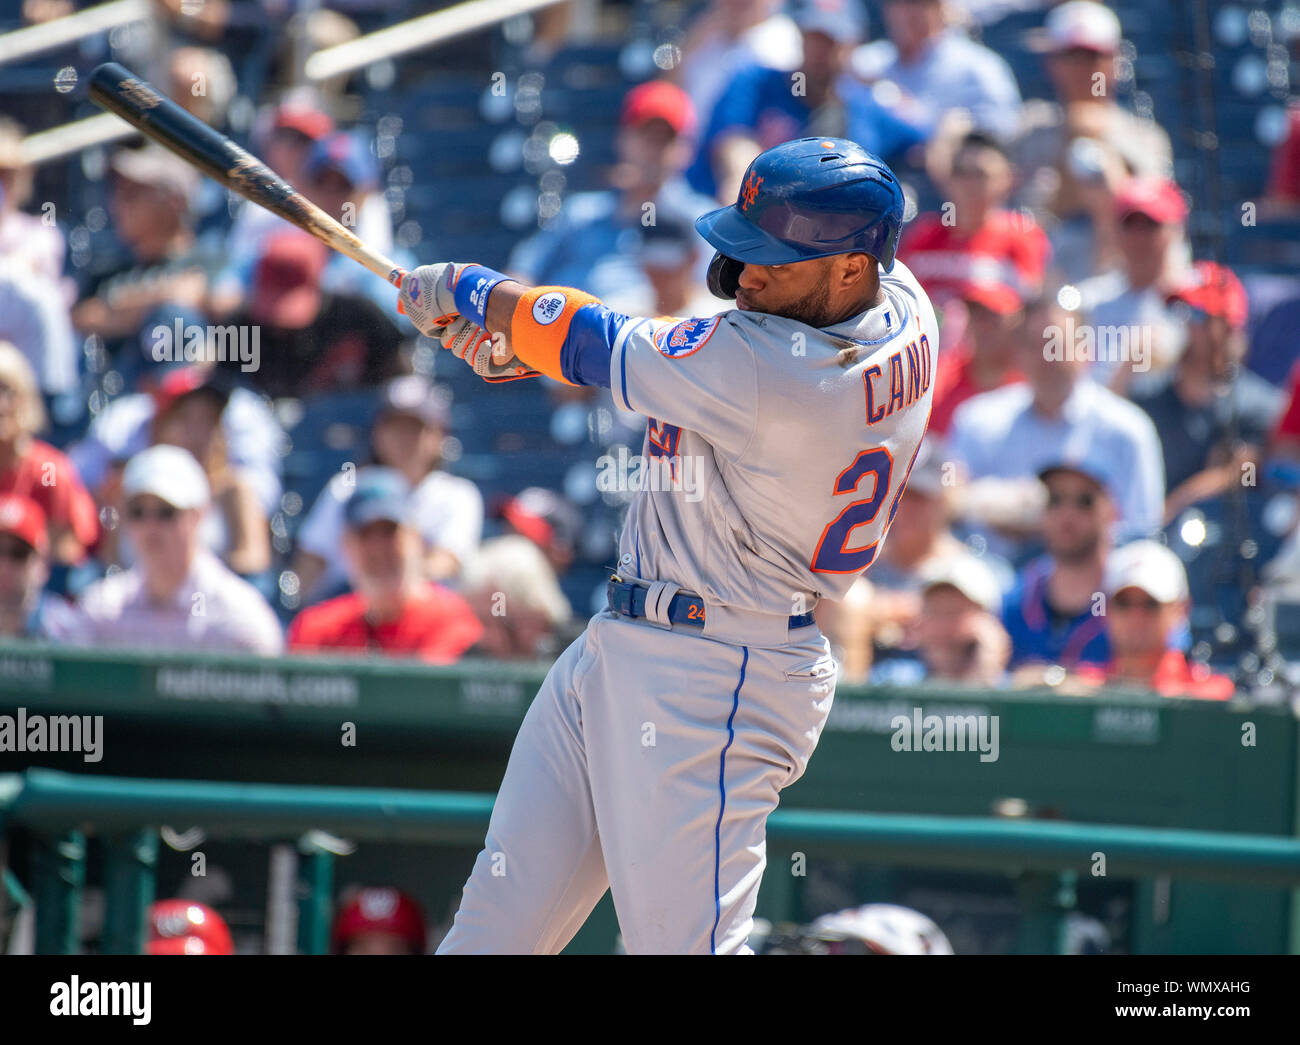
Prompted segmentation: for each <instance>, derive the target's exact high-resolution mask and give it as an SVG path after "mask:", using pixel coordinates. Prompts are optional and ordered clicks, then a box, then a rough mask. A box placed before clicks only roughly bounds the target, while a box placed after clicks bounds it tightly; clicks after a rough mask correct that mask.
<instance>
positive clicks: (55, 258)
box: [0, 116, 66, 286]
mask: <svg viewBox="0 0 1300 1045" xmlns="http://www.w3.org/2000/svg"><path fill="white" fill-rule="evenodd" d="M23 133H24V132H23V128H22V126H21V125H20V124H18V123H16V122H14V121H13V120H11V119H9V118H8V117H6V116H0V258H4V259H6V260H7V261H13V262H17V266H18V270H19V271H21V272H26V273H29V274H31V275H35V276H39V277H40V278H41V279H42V280H43V281H45V282H46V283H49V284H51V285H53V286H60V284H61V281H62V279H63V258H64V254H65V252H66V248H65V246H64V243H63V233H62V232H60V231H59V227H58V226H57V225H56V224H54V222H53V221H45V220H42V219H41V218H38V217H36V216H35V215H33V214H27V213H24V212H23V211H22V210H20V209H19V208H21V207H25V206H26V205H27V202H28V200H29V199H30V198H31V194H32V171H31V167H30V166H28V164H27V162H26V161H25V160H24V159H23Z"/></svg>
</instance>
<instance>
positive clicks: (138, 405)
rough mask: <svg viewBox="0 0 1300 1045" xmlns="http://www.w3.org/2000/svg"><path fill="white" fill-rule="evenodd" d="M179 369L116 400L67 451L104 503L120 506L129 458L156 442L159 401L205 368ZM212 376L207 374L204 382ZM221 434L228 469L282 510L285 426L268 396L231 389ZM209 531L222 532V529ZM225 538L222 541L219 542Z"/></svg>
mask: <svg viewBox="0 0 1300 1045" xmlns="http://www.w3.org/2000/svg"><path fill="white" fill-rule="evenodd" d="M180 369H181V370H182V371H184V372H185V373H186V374H187V375H188V376H182V377H172V376H171V374H172V371H169V370H167V369H161V370H159V371H158V376H157V378H156V379H154V380H151V381H147V382H144V383H143V386H144V390H142V391H140V392H137V393H135V394H133V395H126V396H121V397H120V398H118V399H114V400H113V401H111V402H110V403H109V404H108V405H107V406H106V407H104V409H103V410H101V411H100V412H99V413H98V414H97V415H96V416H95V419H94V420H93V421H92V422H91V424H90V428H89V429H88V430H87V432H86V435H85V437H84V438H83V439H81V441H79V442H77V443H74V444H73V445H72V446H71V447H70V448H69V450H68V456H69V457H70V458H71V460H72V463H73V464H74V465H75V466H76V468H77V471H78V472H79V473H80V474H81V476H82V478H83V479H84V480H85V482H86V485H87V486H88V487H90V489H91V490H93V491H94V492H95V497H96V500H97V501H98V502H99V503H100V504H101V505H118V503H119V498H120V490H119V486H120V482H121V468H122V466H123V465H125V463H126V461H127V459H128V458H130V457H133V456H134V455H135V454H137V453H139V452H140V451H141V450H144V449H145V448H146V447H148V446H150V445H152V443H153V441H154V421H155V418H156V417H157V415H158V413H159V405H160V402H167V401H170V400H171V398H172V397H173V396H174V395H175V391H176V390H178V389H183V388H184V386H185V384H186V382H187V381H189V380H192V378H193V376H194V375H196V374H202V373H204V372H205V371H204V368H202V367H198V368H193V369H192V368H190V367H181V368H180ZM207 380H208V379H207V378H205V379H204V383H205V384H206V383H207ZM211 380H213V381H214V382H216V381H221V380H222V378H219V377H216V376H214V377H213V378H211ZM222 387H223V388H225V387H227V386H226V385H224V384H223V385H222ZM164 388H171V389H172V390H173V391H171V392H167V391H164ZM213 438H214V439H216V438H218V437H217V436H216V435H214V436H213ZM219 438H220V440H221V442H222V443H223V445H224V448H225V457H226V463H227V466H228V468H229V469H230V470H231V471H232V472H233V473H234V474H236V475H237V476H238V477H239V479H240V481H241V482H243V483H244V484H247V485H248V486H249V487H250V488H251V489H252V491H253V493H254V494H255V495H256V498H257V503H258V505H259V507H260V509H261V511H262V513H263V514H265V515H270V514H272V513H273V512H275V511H277V510H278V509H279V506H280V492H281V486H280V461H281V457H282V455H283V454H284V452H285V448H286V439H285V434H284V429H282V428H281V427H280V422H279V421H277V420H276V418H275V415H274V414H273V413H272V412H271V409H270V407H269V406H268V405H267V403H266V401H265V400H264V399H263V398H262V397H261V396H259V395H258V394H257V393H256V392H252V391H250V390H249V389H247V388H240V387H238V386H236V387H234V388H233V389H230V391H229V395H228V398H227V401H226V405H225V408H224V409H223V410H222V411H221V432H220V436H219ZM208 525H209V526H211V525H213V524H208ZM206 532H207V533H208V534H213V535H215V536H218V537H219V536H220V534H219V532H217V531H213V530H208V531H206ZM221 543H222V542H220V541H218V542H217V546H220V544H221Z"/></svg>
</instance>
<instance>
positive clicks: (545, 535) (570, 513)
mask: <svg viewBox="0 0 1300 1045" xmlns="http://www.w3.org/2000/svg"><path fill="white" fill-rule="evenodd" d="M499 514H500V516H501V518H502V519H504V520H505V521H506V523H507V524H508V525H509V526H510V528H511V529H512V530H514V531H515V533H520V534H523V535H524V536H525V537H527V538H528V539H529V540H530V541H532V542H533V543H534V544H535V545H537V547H538V548H540V549H541V550H542V554H543V555H545V556H546V561H547V562H548V563H550V565H551V569H553V570H554V571H555V572H556V573H557V574H562V573H564V572H565V571H566V570H567V569H568V568H569V567H570V566H571V565H572V564H573V557H574V554H575V552H576V549H577V544H578V538H579V537H580V536H581V532H582V513H580V512H579V511H578V509H577V508H575V507H574V506H573V505H572V504H570V503H569V502H568V500H566V499H565V497H564V495H563V494H560V493H557V492H556V491H554V490H547V489H544V488H542V487H540V486H530V487H528V488H527V489H526V490H521V491H520V492H519V493H518V494H516V495H515V496H514V497H512V498H510V499H509V500H508V501H506V502H505V503H504V504H503V505H502V506H501V508H500V510H499Z"/></svg>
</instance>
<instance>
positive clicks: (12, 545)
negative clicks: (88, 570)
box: [0, 494, 81, 642]
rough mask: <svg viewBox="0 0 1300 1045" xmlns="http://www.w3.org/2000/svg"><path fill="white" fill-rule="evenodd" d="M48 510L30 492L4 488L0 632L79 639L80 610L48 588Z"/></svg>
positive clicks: (21, 636)
mask: <svg viewBox="0 0 1300 1045" xmlns="http://www.w3.org/2000/svg"><path fill="white" fill-rule="evenodd" d="M48 553H49V540H48V538H47V537H46V533H45V513H44V512H43V511H41V506H40V505H39V504H37V503H36V502H35V501H33V500H32V499H31V498H29V497H22V496H18V495H15V494H0V637H4V638H12V639H44V640H46V641H51V642H58V641H74V640H75V639H76V637H77V636H78V635H79V634H80V631H81V626H80V622H79V619H78V617H77V613H76V611H75V610H74V609H73V608H72V607H71V606H70V605H68V603H66V602H64V601H63V600H62V599H60V598H59V597H58V596H57V595H52V594H50V593H49V592H47V591H45V590H44V588H45V582H46V581H47V580H48V579H49V572H50V571H49V554H48Z"/></svg>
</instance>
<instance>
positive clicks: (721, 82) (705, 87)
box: [677, 0, 802, 122]
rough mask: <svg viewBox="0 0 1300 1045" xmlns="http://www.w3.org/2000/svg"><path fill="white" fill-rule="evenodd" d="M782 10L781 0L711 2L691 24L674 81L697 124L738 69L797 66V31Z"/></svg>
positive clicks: (788, 67) (788, 68)
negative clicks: (687, 100) (687, 99)
mask: <svg viewBox="0 0 1300 1045" xmlns="http://www.w3.org/2000/svg"><path fill="white" fill-rule="evenodd" d="M781 7H782V4H781V0H711V2H710V3H709V4H708V5H707V6H706V7H705V8H704V10H702V11H701V12H700V13H699V15H698V16H697V17H696V18H695V20H694V21H693V22H692V23H691V25H690V27H689V28H688V29H687V32H686V39H685V40H684V41H683V42H682V57H681V61H680V62H679V63H678V66H677V69H678V79H679V82H680V83H681V85H682V87H683V88H684V89H685V90H686V93H687V95H689V96H690V99H691V102H692V103H693V105H694V106H695V111H696V112H697V113H699V114H700V118H701V119H702V120H705V121H706V122H707V120H708V117H709V114H710V113H712V112H713V107H714V105H716V104H717V101H718V98H720V97H721V96H722V92H723V91H724V90H725V89H726V87H727V84H729V83H730V82H731V81H732V80H733V79H734V78H735V76H736V74H737V73H739V72H740V71H741V70H742V69H748V68H749V67H751V66H753V65H758V64H762V65H766V66H769V67H770V68H773V69H784V70H786V71H787V72H788V71H790V70H793V69H795V68H796V67H797V66H798V65H799V62H800V60H801V56H802V52H801V50H800V45H799V30H798V29H796V28H795V25H794V22H792V21H791V20H790V18H789V16H788V15H786V14H784V13H783V12H782V11H781Z"/></svg>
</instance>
